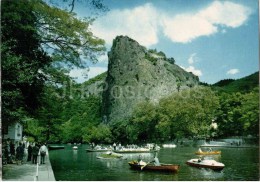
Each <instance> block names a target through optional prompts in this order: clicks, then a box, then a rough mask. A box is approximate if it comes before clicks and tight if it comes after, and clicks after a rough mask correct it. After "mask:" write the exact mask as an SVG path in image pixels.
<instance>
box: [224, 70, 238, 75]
mask: <svg viewBox="0 0 260 182" xmlns="http://www.w3.org/2000/svg"><path fill="white" fill-rule="evenodd" d="M237 73H239V69H230V70H228V71H227V74H228V75H235V74H237Z"/></svg>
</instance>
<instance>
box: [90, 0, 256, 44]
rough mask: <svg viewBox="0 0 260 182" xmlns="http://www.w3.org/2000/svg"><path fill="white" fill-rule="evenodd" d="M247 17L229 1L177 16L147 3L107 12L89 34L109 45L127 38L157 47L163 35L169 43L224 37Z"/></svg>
mask: <svg viewBox="0 0 260 182" xmlns="http://www.w3.org/2000/svg"><path fill="white" fill-rule="evenodd" d="M250 14H251V10H250V9H249V8H248V7H245V6H243V5H240V4H237V3H233V2H228V1H214V2H212V3H211V4H209V5H208V6H207V7H205V8H202V9H200V10H198V11H197V12H193V13H182V14H178V15H176V14H173V12H165V11H163V10H161V9H159V8H157V7H154V6H153V4H151V3H146V4H144V5H142V6H138V7H135V8H132V9H114V10H111V11H109V12H108V13H107V14H106V15H105V16H103V17H99V18H98V19H97V20H96V21H94V23H93V25H92V30H93V32H94V34H95V35H97V36H98V37H100V38H103V39H104V40H105V41H106V42H107V44H109V45H111V44H112V40H113V39H114V38H115V37H116V36H117V35H127V36H129V37H131V38H133V39H135V40H136V41H138V42H139V43H140V44H141V45H144V46H147V47H149V46H151V45H155V44H157V43H158V35H159V34H161V33H162V32H163V34H164V35H165V36H166V37H168V38H169V39H170V40H171V41H173V42H179V43H188V42H191V41H193V40H195V39H196V38H198V37H201V36H211V35H213V34H215V33H218V32H222V33H225V32H226V31H228V29H227V28H237V27H239V26H241V25H243V24H244V23H245V22H246V21H247V19H248V17H249V15H250ZM161 31H162V32H161Z"/></svg>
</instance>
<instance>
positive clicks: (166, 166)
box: [128, 161, 180, 172]
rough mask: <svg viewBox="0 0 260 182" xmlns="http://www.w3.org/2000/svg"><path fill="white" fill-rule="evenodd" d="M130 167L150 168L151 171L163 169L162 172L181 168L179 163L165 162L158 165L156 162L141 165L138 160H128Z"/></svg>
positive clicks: (136, 168) (137, 168)
mask: <svg viewBox="0 0 260 182" xmlns="http://www.w3.org/2000/svg"><path fill="white" fill-rule="evenodd" d="M128 164H129V165H130V167H131V168H132V169H135V170H139V171H142V170H150V171H161V172H177V171H178V170H179V168H180V165H178V164H163V163H161V165H159V166H156V165H154V164H149V163H148V164H147V165H140V164H138V162H137V161H131V162H128Z"/></svg>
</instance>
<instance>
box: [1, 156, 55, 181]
mask: <svg viewBox="0 0 260 182" xmlns="http://www.w3.org/2000/svg"><path fill="white" fill-rule="evenodd" d="M38 158H39V157H38ZM2 170H3V171H2V180H3V181H55V177H54V174H53V170H52V167H51V163H50V160H49V157H48V156H46V157H45V164H41V165H39V166H38V176H37V165H36V164H32V162H26V163H24V164H22V165H17V164H6V165H3V166H2Z"/></svg>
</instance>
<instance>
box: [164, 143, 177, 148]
mask: <svg viewBox="0 0 260 182" xmlns="http://www.w3.org/2000/svg"><path fill="white" fill-rule="evenodd" d="M162 146H163V148H175V147H176V145H175V144H163V145H162Z"/></svg>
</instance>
